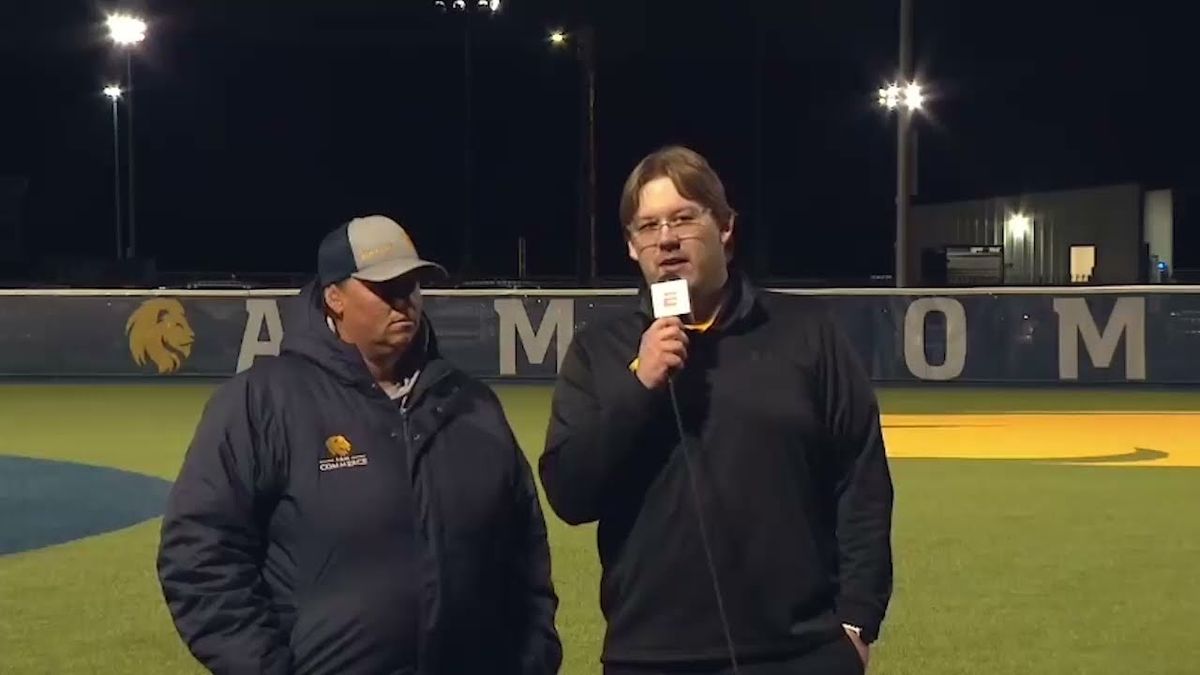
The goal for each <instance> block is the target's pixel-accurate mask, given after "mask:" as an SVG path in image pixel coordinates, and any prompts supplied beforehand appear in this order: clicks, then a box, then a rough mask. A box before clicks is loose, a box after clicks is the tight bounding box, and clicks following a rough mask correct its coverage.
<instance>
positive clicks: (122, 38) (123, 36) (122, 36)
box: [106, 13, 146, 259]
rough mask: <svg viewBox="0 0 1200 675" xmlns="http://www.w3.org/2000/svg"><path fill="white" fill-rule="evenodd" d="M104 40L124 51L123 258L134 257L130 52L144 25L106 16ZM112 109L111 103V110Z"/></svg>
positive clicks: (135, 20) (126, 16)
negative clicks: (126, 178)
mask: <svg viewBox="0 0 1200 675" xmlns="http://www.w3.org/2000/svg"><path fill="white" fill-rule="evenodd" d="M106 23H107V25H108V37H109V39H110V40H112V41H113V44H115V45H116V46H117V47H118V48H119V49H123V50H124V51H125V92H124V93H125V143H126V146H127V149H126V154H127V155H128V157H127V158H126V161H127V163H128V173H129V199H128V204H127V205H126V206H127V208H128V211H129V249H128V251H127V257H128V258H130V259H133V258H136V257H137V223H136V218H135V213H136V211H137V208H136V204H135V198H134V194H135V192H134V174H133V164H134V161H133V159H134V157H133V155H134V151H133V50H134V48H135V47H137V45H139V44H141V43H142V41H143V40H145V39H146V22H145V21H143V20H142V19H140V18H138V17H136V16H134V15H132V14H120V13H117V14H110V15H109V16H108V20H107V21H106ZM115 105H116V102H115V99H114V106H115Z"/></svg>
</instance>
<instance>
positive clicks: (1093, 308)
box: [0, 285, 1200, 384]
mask: <svg viewBox="0 0 1200 675" xmlns="http://www.w3.org/2000/svg"><path fill="white" fill-rule="evenodd" d="M776 292H779V293H781V294H784V295H788V296H800V295H808V296H818V297H821V298H824V299H826V300H828V301H829V306H830V308H831V309H832V310H833V313H834V314H835V316H836V317H837V319H838V321H839V322H840V323H841V325H842V327H843V329H844V330H845V331H846V333H847V334H848V335H849V336H850V339H851V341H852V342H853V344H854V345H855V346H856V347H857V349H858V350H859V353H860V354H861V356H862V358H863V362H864V364H865V365H866V366H867V368H868V370H869V371H870V374H871V377H872V378H873V379H874V380H876V381H878V382H915V381H957V382H981V383H1000V384H1003V383H1047V384H1049V383H1077V382H1088V383H1119V382H1135V383H1148V384H1170V383H1191V384H1200V286H1190V287H1184V286H1162V285H1156V286H1136V287H1108V288H1096V287H1089V288H1080V287H1071V288H1011V287H1006V288H991V289H905V290H903V291H897V290H889V289H846V290H826V289H822V290H809V289H805V290H796V289H790V290H789V289H779V290H777V291H776ZM295 293H296V291H294V290H282V291H179V290H158V291H110V290H68V291H52V292H45V291H11V290H0V376H13V377H89V376H96V377H121V376H129V377H171V376H174V377H181V376H212V377H225V376H229V375H232V374H233V373H236V372H239V371H241V370H243V369H245V368H247V367H249V366H250V365H251V364H252V363H253V362H254V359H255V358H257V357H258V356H261V355H266V354H275V353H278V350H279V345H280V341H281V339H282V337H283V325H282V321H281V320H280V311H281V307H286V304H285V303H286V300H287V299H288V298H289V297H290V296H293V295H295ZM426 296H427V311H428V313H429V315H430V316H431V318H432V321H433V323H434V325H435V327H436V329H437V332H438V337H439V342H440V344H441V346H442V349H443V351H444V352H445V353H446V355H447V356H448V357H449V358H451V359H453V360H454V361H455V362H456V363H458V364H459V365H460V366H461V367H463V368H464V369H466V370H468V371H469V372H471V373H473V374H475V375H477V376H480V377H485V378H498V379H504V378H520V379H533V380H538V379H547V380H548V379H552V378H553V377H554V375H555V374H556V372H557V370H558V365H559V363H561V360H562V358H563V356H564V355H565V354H566V349H567V345H568V344H569V343H570V340H571V337H572V336H573V335H574V332H575V331H576V330H579V329H581V328H582V327H583V326H585V325H586V324H588V323H589V322H592V321H596V320H597V319H600V318H602V317H604V316H607V315H612V314H619V313H622V312H627V311H630V309H631V308H632V307H633V306H634V305H635V303H636V302H637V299H636V296H635V292H634V291H633V290H632V289H626V290H606V291H594V292H593V291H579V290H575V291H533V290H517V291H494V290H488V291H476V290H441V291H436V290H430V291H426ZM631 356H632V355H631Z"/></svg>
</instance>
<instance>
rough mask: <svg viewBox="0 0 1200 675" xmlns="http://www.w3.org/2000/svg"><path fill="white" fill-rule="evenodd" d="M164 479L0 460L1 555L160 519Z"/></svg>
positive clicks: (16, 459)
mask: <svg viewBox="0 0 1200 675" xmlns="http://www.w3.org/2000/svg"><path fill="white" fill-rule="evenodd" d="M170 489H171V484H170V483H169V482H168V481H165V480H163V479H161V478H155V477H153V476H146V475H144V474H140V473H132V472H129V471H121V470H119V469H109V468H105V467H99V466H89V465H86V464H76V463H73V462H56V461H50V460H44V459H30V458H26V457H5V456H0V506H3V509H4V518H3V519H0V555H5V554H9V553H18V552H21V551H29V550H32V549H37V548H43V547H46V546H53V545H55V544H62V543H66V542H69V541H73V540H75V539H82V538H84V537H90V536H94V535H97V534H103V533H105V532H112V531H114V530H119V529H123V528H126V527H129V526H130V525H136V524H138V523H141V522H144V521H146V520H149V519H151V518H156V517H158V516H160V515H162V512H163V507H164V505H165V504H166V500H167V494H168V493H169V492H170Z"/></svg>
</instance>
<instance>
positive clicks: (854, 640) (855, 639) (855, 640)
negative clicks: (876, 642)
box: [843, 627, 871, 672]
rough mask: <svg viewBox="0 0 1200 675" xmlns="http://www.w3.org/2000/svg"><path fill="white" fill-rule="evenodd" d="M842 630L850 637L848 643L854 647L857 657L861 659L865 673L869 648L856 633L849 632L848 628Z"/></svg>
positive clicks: (868, 659) (869, 653) (868, 658)
mask: <svg viewBox="0 0 1200 675" xmlns="http://www.w3.org/2000/svg"><path fill="white" fill-rule="evenodd" d="M843 628H844V630H845V631H846V635H848V636H849V637H850V643H851V644H853V645H854V648H855V649H856V650H858V657H859V658H860V659H862V662H863V670H864V672H865V671H866V668H867V664H868V663H869V662H870V660H871V648H870V647H868V646H867V643H865V642H863V639H862V637H861V636H860V635H859V634H858V631H855V630H850V629H849V628H845V627H843Z"/></svg>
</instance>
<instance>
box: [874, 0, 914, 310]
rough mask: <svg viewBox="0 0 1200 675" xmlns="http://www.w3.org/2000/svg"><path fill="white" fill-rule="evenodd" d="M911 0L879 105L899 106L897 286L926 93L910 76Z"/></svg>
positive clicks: (904, 269) (902, 278) (906, 1)
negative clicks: (895, 64) (894, 74)
mask: <svg viewBox="0 0 1200 675" xmlns="http://www.w3.org/2000/svg"><path fill="white" fill-rule="evenodd" d="M912 14H913V0H900V73H899V79H898V80H897V81H896V82H892V83H891V84H889V85H887V86H886V87H883V88H881V89H880V90H879V105H881V106H882V107H884V108H886V109H888V110H896V109H897V108H898V109H899V115H898V118H899V119H898V121H897V124H896V243H895V268H896V278H895V282H896V287H897V288H904V287H906V286H908V284H909V273H908V272H909V270H908V220H909V217H908V216H909V197H911V195H912V179H911V175H910V172H911V169H912V167H911V165H910V162H911V155H912V151H911V149H910V147H909V140H910V130H911V128H912V120H913V114H914V113H916V112H917V111H918V110H920V109H921V106H922V105H923V104H924V101H925V95H924V93H923V91H922V89H921V85H920V83H919V82H917V81H916V79H915V77H914V76H913V72H912V70H913V68H912Z"/></svg>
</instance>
